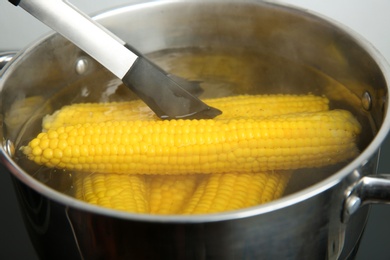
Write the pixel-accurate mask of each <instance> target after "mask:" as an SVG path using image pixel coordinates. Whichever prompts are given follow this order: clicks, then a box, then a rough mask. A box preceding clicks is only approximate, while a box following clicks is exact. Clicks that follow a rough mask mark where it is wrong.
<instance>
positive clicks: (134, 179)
mask: <svg viewBox="0 0 390 260" xmlns="http://www.w3.org/2000/svg"><path fill="white" fill-rule="evenodd" d="M74 186H75V191H76V192H75V197H76V198H77V199H80V200H83V201H86V202H88V203H91V204H95V205H99V206H103V207H107V208H112V209H117V210H123V211H129V212H138V213H147V212H148V211H149V201H148V198H147V197H146V189H147V187H146V182H145V176H143V175H115V174H101V173H88V174H87V173H86V174H82V173H80V174H78V175H77V176H76V178H75V183H74Z"/></svg>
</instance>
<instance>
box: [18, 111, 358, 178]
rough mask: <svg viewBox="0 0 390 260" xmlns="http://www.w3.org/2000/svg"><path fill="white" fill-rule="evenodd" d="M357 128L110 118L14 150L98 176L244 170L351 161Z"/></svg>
mask: <svg viewBox="0 0 390 260" xmlns="http://www.w3.org/2000/svg"><path fill="white" fill-rule="evenodd" d="M359 133H360V125H359V123H358V122H357V121H356V120H355V118H354V117H353V116H352V114H351V113H349V112H347V111H344V110H332V111H322V112H312V113H298V114H288V115H280V116H272V117H260V118H255V117H254V118H252V119H242V120H239V119H232V120H171V121H114V122H105V123H86V124H78V125H74V126H66V127H59V128H57V129H49V130H48V131H47V132H44V133H41V134H39V135H38V137H37V138H35V139H33V140H32V141H31V142H30V143H29V144H28V146H26V147H24V148H22V150H23V152H24V153H25V154H26V155H27V156H28V158H29V159H30V160H33V161H35V162H36V163H37V164H40V165H46V166H48V167H58V168H64V169H70V170H79V171H87V172H101V173H122V174H193V173H229V172H230V173H234V172H242V173H250V172H263V171H272V170H288V169H298V168H307V167H321V166H324V165H328V164H333V163H337V162H341V161H344V160H347V159H349V158H351V157H353V156H356V155H357V153H358V149H357V148H356V145H355V138H356V136H357V135H358V134H359Z"/></svg>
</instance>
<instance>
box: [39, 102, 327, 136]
mask: <svg viewBox="0 0 390 260" xmlns="http://www.w3.org/2000/svg"><path fill="white" fill-rule="evenodd" d="M205 102H206V103H207V104H209V105H210V106H213V107H218V108H219V109H221V110H222V111H223V114H222V115H220V116H218V117H217V118H216V119H215V120H220V119H232V118H251V117H262V116H273V115H281V114H292V113H299V112H317V111H325V110H328V108H329V107H328V103H329V100H328V99H327V98H325V97H318V96H314V95H240V96H234V97H224V98H216V99H206V100H205ZM156 119H157V118H156V117H155V115H154V113H153V112H152V111H151V110H150V108H149V107H147V106H146V105H145V103H143V102H142V101H140V100H134V101H128V102H112V103H81V104H74V105H70V106H65V107H63V108H62V109H60V110H58V111H57V112H55V113H54V114H53V115H48V116H46V117H45V118H44V119H43V124H42V126H43V129H44V130H48V129H51V128H58V127H60V126H67V125H75V124H84V123H91V122H93V123H98V122H109V121H123V120H125V121H127V120H142V121H144V120H156Z"/></svg>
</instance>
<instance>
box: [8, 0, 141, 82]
mask: <svg viewBox="0 0 390 260" xmlns="http://www.w3.org/2000/svg"><path fill="white" fill-rule="evenodd" d="M9 2H11V3H12V4H14V5H19V6H20V7H22V8H23V9H24V10H26V11H27V12H29V13H30V14H31V15H33V16H35V17H36V18H37V19H38V20H41V21H42V22H44V23H45V24H47V25H49V26H50V27H51V28H52V29H53V30H55V31H57V32H61V34H62V35H63V36H64V37H65V38H67V39H69V40H70V41H72V42H73V43H74V44H75V45H77V46H79V47H80V48H81V49H82V50H83V51H85V52H86V53H88V54H89V55H90V56H92V57H94V58H95V59H96V60H97V61H98V62H100V63H101V64H102V65H103V66H104V67H106V68H107V69H108V70H110V71H111V72H112V73H113V74H114V75H116V76H117V77H118V78H120V79H123V77H124V76H125V75H126V73H127V72H128V70H129V69H130V68H131V66H132V65H133V64H134V62H135V61H136V59H137V58H138V56H137V55H136V54H135V53H134V52H132V51H131V50H130V49H128V48H126V47H125V46H124V45H125V42H124V41H122V40H121V39H119V38H118V37H117V36H115V35H113V34H112V33H111V32H109V31H108V30H106V29H105V28H104V27H103V26H101V25H99V24H98V23H97V22H95V21H93V20H92V19H91V18H90V17H88V16H86V15H85V14H84V13H82V12H80V11H79V10H78V9H77V8H76V7H74V6H73V5H72V4H71V3H69V2H68V1H65V0H9ZM58 14H61V15H58ZM107 50H110V51H109V52H108V51H107Z"/></svg>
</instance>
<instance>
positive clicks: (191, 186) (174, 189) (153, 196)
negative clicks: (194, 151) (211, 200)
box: [148, 174, 202, 214]
mask: <svg viewBox="0 0 390 260" xmlns="http://www.w3.org/2000/svg"><path fill="white" fill-rule="evenodd" d="M201 180H202V175H198V174H192V175H179V176H171V175H169V176H166V175H164V176H162V175H156V176H148V183H149V185H148V187H149V188H148V191H149V192H148V196H149V204H150V211H149V213H152V214H181V213H182V209H183V207H184V206H185V205H186V204H187V203H188V201H189V200H190V199H191V197H192V195H193V193H194V191H195V189H196V188H197V186H198V183H199V182H200V181H201Z"/></svg>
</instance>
